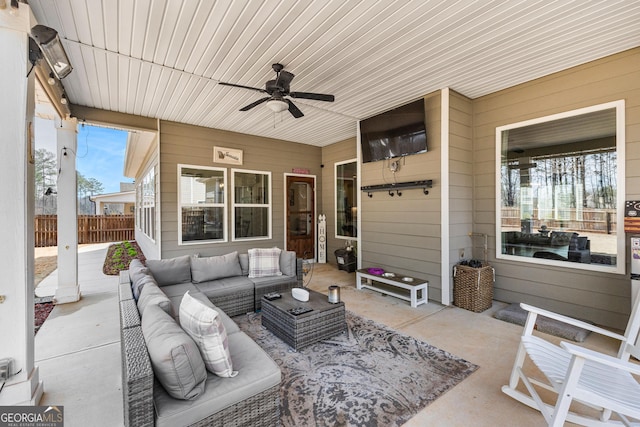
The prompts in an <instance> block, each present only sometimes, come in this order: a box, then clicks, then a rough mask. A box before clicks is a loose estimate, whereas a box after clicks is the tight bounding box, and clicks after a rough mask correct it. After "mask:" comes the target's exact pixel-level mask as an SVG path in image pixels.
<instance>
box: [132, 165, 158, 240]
mask: <svg viewBox="0 0 640 427" xmlns="http://www.w3.org/2000/svg"><path fill="white" fill-rule="evenodd" d="M155 171H156V168H155V166H151V168H149V170H148V171H147V173H146V174H144V176H143V177H142V179H141V180H140V182H139V183H138V185H137V186H136V206H137V209H136V225H137V226H138V230H140V232H142V233H143V234H144V235H145V236H147V237H148V238H149V239H151V241H153V242H154V243H155V237H156V236H155V234H156V211H155V207H156V174H155Z"/></svg>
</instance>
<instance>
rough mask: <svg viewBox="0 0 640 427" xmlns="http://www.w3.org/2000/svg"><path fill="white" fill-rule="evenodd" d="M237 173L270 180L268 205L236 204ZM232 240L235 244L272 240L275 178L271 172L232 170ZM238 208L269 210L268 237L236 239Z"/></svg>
mask: <svg viewBox="0 0 640 427" xmlns="http://www.w3.org/2000/svg"><path fill="white" fill-rule="evenodd" d="M236 173H248V174H256V175H265V176H267V178H268V179H269V185H268V189H267V190H268V197H267V199H268V200H267V203H266V204H260V203H246V204H245V203H236V185H235V179H236ZM230 193H231V221H230V227H231V240H232V241H233V242H246V241H252V240H270V239H271V238H272V231H273V218H272V215H273V203H272V199H273V178H272V175H271V172H270V171H259V170H249V169H235V168H232V169H231V189H230ZM236 207H243V208H267V228H268V235H267V236H259V237H236Z"/></svg>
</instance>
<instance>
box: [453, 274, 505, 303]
mask: <svg viewBox="0 0 640 427" xmlns="http://www.w3.org/2000/svg"><path fill="white" fill-rule="evenodd" d="M494 281H495V271H494V269H493V267H491V266H490V265H488V264H483V266H482V267H480V268H473V267H469V266H467V265H456V266H454V267H453V304H455V305H456V306H457V307H460V308H464V309H465V310H470V311H473V312H474V313H480V312H481V311H485V310H486V309H488V308H490V307H491V303H492V300H493V282H494Z"/></svg>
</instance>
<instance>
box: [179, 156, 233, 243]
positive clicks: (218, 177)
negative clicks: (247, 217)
mask: <svg viewBox="0 0 640 427" xmlns="http://www.w3.org/2000/svg"><path fill="white" fill-rule="evenodd" d="M178 180H179V183H178V203H179V207H180V214H179V215H178V237H179V242H180V244H190V243H211V242H226V241H227V231H226V230H227V226H226V225H227V218H226V216H227V202H226V197H225V188H226V181H227V170H226V169H225V168H213V167H204V166H188V165H178Z"/></svg>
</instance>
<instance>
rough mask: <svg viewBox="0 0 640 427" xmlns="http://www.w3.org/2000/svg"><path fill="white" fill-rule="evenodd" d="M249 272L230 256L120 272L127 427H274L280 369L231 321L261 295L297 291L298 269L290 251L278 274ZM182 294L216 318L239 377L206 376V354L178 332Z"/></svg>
mask: <svg viewBox="0 0 640 427" xmlns="http://www.w3.org/2000/svg"><path fill="white" fill-rule="evenodd" d="M249 252H250V253H251V250H250V251H249ZM253 261H254V260H253V259H252V262H253ZM249 264H250V262H249V256H248V255H247V254H240V255H238V254H237V253H235V252H234V253H231V254H227V255H224V256H220V257H197V256H184V257H178V258H173V259H167V260H148V261H147V263H146V266H145V265H143V264H142V263H140V262H139V261H137V260H134V261H132V263H131V265H130V268H129V270H128V271H123V272H121V274H120V283H119V287H118V294H119V302H120V325H121V329H120V332H121V347H122V386H123V395H124V418H125V420H124V421H125V425H127V426H136V427H137V426H158V427H161V426H172V427H173V426H204V425H207V426H274V425H278V424H279V412H278V411H279V410H278V392H279V388H280V375H281V372H280V369H279V367H278V366H277V364H276V363H275V362H274V361H273V360H272V359H271V358H270V357H269V356H268V355H267V354H266V353H265V352H264V351H263V350H262V349H261V348H260V347H259V346H258V345H257V344H256V343H255V342H254V341H253V340H252V339H251V338H249V336H248V335H246V334H245V333H243V332H242V331H240V329H239V328H238V326H237V325H236V324H235V322H234V321H233V320H232V319H231V317H233V316H237V315H240V314H245V313H247V312H252V311H255V310H258V309H259V308H260V300H261V298H262V296H263V295H264V294H265V293H268V292H272V291H280V292H284V291H286V290H289V289H291V288H293V287H295V286H299V284H301V281H302V268H301V264H302V260H300V259H296V256H295V252H288V251H281V253H280V255H279V265H278V268H277V269H278V270H279V272H280V274H277V273H275V274H271V273H273V272H272V271H269V270H264V269H263V270H260V266H259V265H258V268H257V273H256V269H255V268H253V267H254V265H249ZM253 264H259V263H257V262H253ZM256 276H259V277H256ZM187 292H188V294H189V296H190V297H192V298H194V299H196V300H197V301H199V302H201V304H202V306H206V307H208V308H212V309H213V310H215V311H216V312H217V313H218V314H217V319H219V321H220V322H221V323H222V325H224V328H222V329H224V334H225V336H226V340H225V350H226V351H227V352H228V353H227V355H228V356H230V359H231V362H232V363H233V370H234V371H237V375H235V376H231V377H221V376H217V375H215V374H213V373H211V372H209V371H207V370H205V369H204V364H203V363H202V359H205V362H204V363H206V357H205V355H204V354H203V355H202V356H201V355H200V353H199V348H198V344H196V343H195V342H194V341H193V340H191V339H190V338H189V334H187V333H186V332H185V331H184V330H183V328H181V327H180V316H179V313H180V307H181V302H182V300H183V298H185V294H186V293H187ZM217 321H218V320H217ZM183 326H184V325H183ZM200 350H201V349H200Z"/></svg>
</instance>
